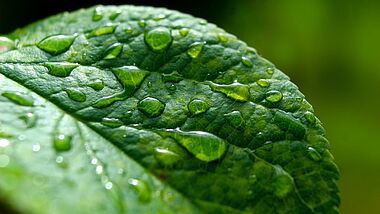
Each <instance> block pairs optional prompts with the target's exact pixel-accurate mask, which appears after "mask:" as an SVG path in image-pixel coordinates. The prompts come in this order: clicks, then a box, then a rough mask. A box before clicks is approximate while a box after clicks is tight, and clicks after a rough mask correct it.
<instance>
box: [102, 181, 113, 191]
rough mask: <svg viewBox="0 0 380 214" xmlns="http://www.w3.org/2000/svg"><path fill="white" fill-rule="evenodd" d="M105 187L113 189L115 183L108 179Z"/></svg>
mask: <svg viewBox="0 0 380 214" xmlns="http://www.w3.org/2000/svg"><path fill="white" fill-rule="evenodd" d="M104 187H105V188H106V189H108V190H110V189H112V187H113V183H112V182H110V181H108V182H106V183H105V184H104Z"/></svg>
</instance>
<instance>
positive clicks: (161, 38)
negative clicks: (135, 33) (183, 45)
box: [145, 27, 173, 51]
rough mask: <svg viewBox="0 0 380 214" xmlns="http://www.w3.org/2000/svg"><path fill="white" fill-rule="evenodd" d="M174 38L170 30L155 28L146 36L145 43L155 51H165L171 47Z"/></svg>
mask: <svg viewBox="0 0 380 214" xmlns="http://www.w3.org/2000/svg"><path fill="white" fill-rule="evenodd" d="M172 40H173V38H172V36H171V32H170V30H169V29H167V28H164V27H159V28H155V29H153V30H151V31H149V32H148V33H146V34H145V42H146V43H147V44H148V46H149V47H150V48H151V49H152V50H153V51H163V50H165V49H167V48H168V47H169V45H170V44H171V42H172Z"/></svg>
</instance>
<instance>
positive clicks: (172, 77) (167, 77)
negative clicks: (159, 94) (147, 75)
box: [162, 72, 183, 83]
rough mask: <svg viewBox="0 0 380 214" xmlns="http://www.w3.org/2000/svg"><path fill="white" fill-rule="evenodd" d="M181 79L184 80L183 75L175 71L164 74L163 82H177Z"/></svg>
mask: <svg viewBox="0 0 380 214" xmlns="http://www.w3.org/2000/svg"><path fill="white" fill-rule="evenodd" d="M181 80H183V77H182V76H181V75H180V74H178V73H177V72H173V73H171V74H162V81H163V82H175V83H178V82H180V81H181Z"/></svg>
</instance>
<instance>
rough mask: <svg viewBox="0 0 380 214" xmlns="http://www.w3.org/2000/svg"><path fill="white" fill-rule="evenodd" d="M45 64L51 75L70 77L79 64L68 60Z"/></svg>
mask: <svg viewBox="0 0 380 214" xmlns="http://www.w3.org/2000/svg"><path fill="white" fill-rule="evenodd" d="M43 66H45V67H46V68H47V69H48V71H49V74H50V75H53V76H56V77H68V76H70V74H71V72H72V71H73V70H74V69H75V68H77V67H78V66H79V65H78V64H75V63H68V62H45V63H44V64H43Z"/></svg>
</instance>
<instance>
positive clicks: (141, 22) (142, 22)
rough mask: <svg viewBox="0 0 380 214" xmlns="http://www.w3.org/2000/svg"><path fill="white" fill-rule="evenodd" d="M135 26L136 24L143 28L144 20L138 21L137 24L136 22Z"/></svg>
mask: <svg viewBox="0 0 380 214" xmlns="http://www.w3.org/2000/svg"><path fill="white" fill-rule="evenodd" d="M137 24H138V25H139V26H140V27H145V26H146V22H145V20H140V21H139V22H137Z"/></svg>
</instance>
